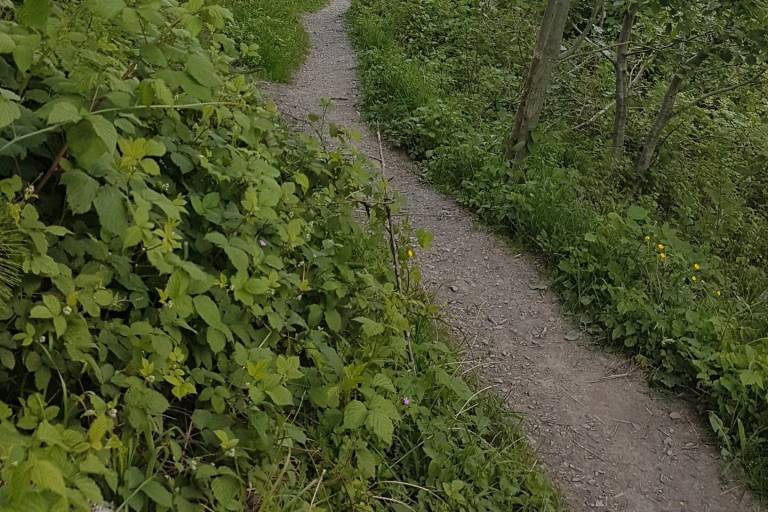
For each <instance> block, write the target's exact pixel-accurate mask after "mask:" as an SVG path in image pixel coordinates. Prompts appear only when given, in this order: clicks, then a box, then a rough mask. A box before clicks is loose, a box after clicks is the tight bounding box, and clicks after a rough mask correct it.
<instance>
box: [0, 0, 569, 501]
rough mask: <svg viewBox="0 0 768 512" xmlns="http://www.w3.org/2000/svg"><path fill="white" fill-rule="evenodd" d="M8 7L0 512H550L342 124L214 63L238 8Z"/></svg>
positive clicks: (158, 4)
mask: <svg viewBox="0 0 768 512" xmlns="http://www.w3.org/2000/svg"><path fill="white" fill-rule="evenodd" d="M0 8H2V9H3V10H2V17H3V20H2V22H0V55H1V57H0V196H2V200H3V202H4V204H5V205H7V207H8V211H7V212H6V213H5V214H4V215H7V219H6V218H4V220H3V222H7V223H8V225H9V228H8V229H9V230H12V231H13V233H14V236H17V237H18V243H16V242H15V241H14V248H13V251H8V250H7V249H5V248H4V249H1V250H2V251H3V253H2V254H0V257H2V258H6V259H7V260H9V261H13V262H15V263H17V264H18V267H14V268H15V269H17V271H18V273H19V274H20V278H21V282H17V281H16V280H14V279H6V280H4V282H3V284H4V286H5V287H6V288H7V289H8V290H9V291H10V295H9V296H8V297H7V298H8V301H7V303H6V302H5V301H4V302H3V303H2V305H0V323H1V324H2V329H0V397H2V401H0V509H1V510H3V511H7V512H22V511H23V512H28V511H61V512H64V511H70V510H76V511H96V510H98V511H102V512H103V511H119V512H127V511H131V510H134V511H145V510H146V511H152V510H157V511H165V510H174V511H176V510H178V511H194V512H202V511H210V510H217V511H220V510H222V511H223V510H232V511H241V510H248V511H278V510H279V511H308V510H313V511H316V512H320V511H330V510H357V511H372V510H397V511H404V510H425V511H426V510H430V511H431V510H434V511H457V510H466V511H474V510H489V511H490V510H496V511H505V512H506V511H510V510H514V511H528V512H533V511H537V512H548V511H556V510H559V505H558V499H557V496H556V494H555V493H554V491H553V489H552V487H551V485H550V484H549V483H548V482H547V481H546V480H545V479H544V478H543V477H542V475H541V473H540V472H538V469H537V467H536V464H535V461H534V459H533V457H532V456H531V454H529V453H528V451H527V449H526V447H525V445H524V444H523V438H522V436H521V434H520V433H519V431H518V430H517V428H516V426H515V419H514V418H513V417H511V416H510V415H509V413H505V412H504V409H503V407H502V406H501V405H500V404H499V403H498V402H497V401H494V400H493V399H486V398H485V397H484V396H482V395H480V394H478V393H476V392H475V391H474V389H473V388H472V387H470V386H469V385H468V384H467V383H466V382H465V381H464V380H462V376H461V374H462V369H461V368H462V367H461V365H460V364H459V362H458V361H457V359H456V357H455V355H454V353H453V352H452V350H451V349H450V348H449V347H448V346H447V345H446V344H444V343H442V342H441V340H440V336H439V333H438V332H437V330H436V329H435V328H434V319H433V317H434V315H435V311H434V310H433V309H432V306H430V305H429V304H428V303H427V302H425V301H424V300H423V297H422V295H421V292H420V291H419V290H418V288H417V286H416V285H417V283H418V268H417V267H415V265H414V264H413V260H411V259H410V258H409V254H411V251H409V250H408V248H409V246H408V244H409V243H410V242H409V241H410V236H409V234H408V232H407V230H405V229H402V230H400V231H398V233H397V237H398V238H399V239H400V246H401V250H400V251H399V254H396V255H395V257H396V258H398V259H399V265H400V266H401V268H402V269H403V270H404V272H407V273H408V274H407V275H408V276H409V279H407V280H406V282H407V283H412V285H413V287H412V288H408V289H404V290H398V289H397V287H396V284H395V283H396V279H395V276H394V272H393V269H392V254H390V252H389V248H388V243H387V237H386V236H385V233H386V229H387V222H386V219H387V215H386V213H385V205H386V204H387V200H386V197H385V195H384V194H383V184H382V183H381V182H380V181H378V180H377V179H375V178H374V177H373V176H372V174H371V173H369V172H368V171H367V162H366V161H365V160H364V159H363V158H362V157H361V156H360V155H357V154H356V153H355V152H354V151H352V150H351V149H350V148H349V147H348V145H347V144H346V141H347V138H348V134H347V133H346V132H345V131H344V130H342V129H337V130H336V134H337V139H338V143H339V144H338V146H339V147H338V149H336V150H333V151H330V152H328V151H326V150H324V149H323V148H322V147H321V145H320V143H319V142H318V141H317V140H315V139H313V138H310V137H306V136H301V135H296V134H292V133H291V132H289V131H287V130H286V129H285V128H284V127H283V126H282V125H281V124H280V123H279V122H278V120H277V115H276V113H275V112H274V109H273V108H272V107H270V106H268V105H263V104H261V103H260V102H259V99H258V98H259V97H260V94H259V93H258V91H256V90H255V88H254V87H253V85H252V84H249V83H248V82H247V81H246V80H245V78H244V77H243V76H242V75H233V74H231V72H230V69H231V67H232V64H233V62H234V61H235V60H236V59H238V58H240V56H241V55H240V54H238V52H237V44H236V43H235V41H233V40H232V39H231V38H230V37H229V36H227V35H226V32H225V29H226V27H227V24H228V23H230V22H231V21H232V18H231V13H230V12H229V11H227V10H226V9H224V8H222V7H221V6H220V5H218V4H217V3H216V2H206V1H203V0H192V1H189V2H184V3H180V2H177V1H175V0H163V1H160V0H149V1H145V0H142V1H124V0H98V1H96V0H93V1H91V0H86V1H82V2H80V1H78V2H72V1H49V0H26V1H25V2H23V5H22V6H21V7H19V6H15V5H13V4H8V3H7V2H5V3H2V2H0ZM363 203H364V204H366V205H368V212H369V217H368V220H367V222H366V223H365V224H364V225H362V224H361V223H360V222H358V217H359V215H358V213H357V212H358V211H359V210H360V209H361V204H363ZM3 229H5V228H3ZM7 241H8V239H7V238H4V240H3V243H5V242H7ZM0 247H7V245H0Z"/></svg>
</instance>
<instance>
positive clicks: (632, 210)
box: [627, 205, 648, 220]
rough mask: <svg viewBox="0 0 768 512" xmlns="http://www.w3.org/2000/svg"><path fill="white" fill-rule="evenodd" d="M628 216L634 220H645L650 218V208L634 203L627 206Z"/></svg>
mask: <svg viewBox="0 0 768 512" xmlns="http://www.w3.org/2000/svg"><path fill="white" fill-rule="evenodd" d="M627 217H629V218H630V219H632V220H644V219H647V218H648V210H646V209H645V208H643V207H641V206H637V205H632V206H630V207H629V208H627Z"/></svg>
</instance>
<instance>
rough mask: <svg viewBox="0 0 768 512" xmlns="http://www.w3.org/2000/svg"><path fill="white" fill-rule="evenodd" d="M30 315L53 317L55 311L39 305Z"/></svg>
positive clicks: (39, 317)
mask: <svg viewBox="0 0 768 512" xmlns="http://www.w3.org/2000/svg"><path fill="white" fill-rule="evenodd" d="M29 317H30V318H37V319H46V318H53V313H51V311H50V310H49V309H48V308H47V307H45V306H42V305H37V306H34V307H33V308H32V309H31V310H30V311H29Z"/></svg>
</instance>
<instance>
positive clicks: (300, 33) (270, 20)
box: [223, 0, 326, 82]
mask: <svg viewBox="0 0 768 512" xmlns="http://www.w3.org/2000/svg"><path fill="white" fill-rule="evenodd" d="M325 3H326V2H325V0H280V1H274V0H224V1H223V4H224V5H226V6H227V7H228V8H229V9H230V10H231V11H232V14H233V20H232V23H230V24H229V25H228V26H227V29H226V31H227V33H228V34H229V35H230V36H231V37H233V38H234V39H235V40H237V41H238V43H239V44H241V45H243V50H245V51H243V52H241V55H242V58H241V59H240V61H239V64H241V65H242V66H243V67H245V68H246V69H248V70H251V71H255V72H256V74H257V76H259V77H261V78H265V79H269V80H274V81H279V82H287V81H288V80H289V79H290V77H291V75H292V74H293V72H294V71H295V70H296V69H297V68H298V66H299V65H300V64H301V62H302V60H303V59H304V55H305V54H306V52H307V50H308V48H309V39H308V37H307V34H306V33H305V32H304V28H303V27H302V25H301V19H300V17H301V15H302V14H304V13H306V12H310V11H314V10H316V9H319V8H320V7H321V6H322V5H324V4H325Z"/></svg>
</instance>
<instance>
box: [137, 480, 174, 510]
mask: <svg viewBox="0 0 768 512" xmlns="http://www.w3.org/2000/svg"><path fill="white" fill-rule="evenodd" d="M141 492H143V493H144V494H146V495H147V497H148V498H149V499H151V500H152V501H154V502H155V503H157V504H158V505H160V506H161V507H165V508H171V507H172V506H173V495H171V493H170V492H168V489H166V488H165V487H163V485H162V484H160V483H159V482H157V481H155V480H150V481H149V482H146V483H144V486H143V487H142V488H141Z"/></svg>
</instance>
